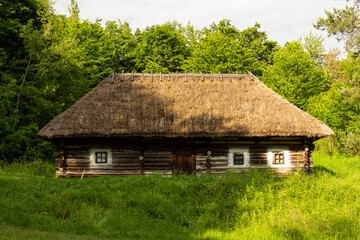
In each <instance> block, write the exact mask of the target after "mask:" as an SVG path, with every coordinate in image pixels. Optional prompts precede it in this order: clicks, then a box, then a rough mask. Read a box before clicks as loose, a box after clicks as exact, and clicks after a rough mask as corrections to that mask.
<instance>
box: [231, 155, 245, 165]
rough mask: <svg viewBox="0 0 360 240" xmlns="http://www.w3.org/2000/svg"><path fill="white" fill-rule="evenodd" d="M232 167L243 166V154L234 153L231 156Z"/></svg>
mask: <svg viewBox="0 0 360 240" xmlns="http://www.w3.org/2000/svg"><path fill="white" fill-rule="evenodd" d="M233 158H234V159H233V160H234V165H244V154H243V153H234V155H233Z"/></svg>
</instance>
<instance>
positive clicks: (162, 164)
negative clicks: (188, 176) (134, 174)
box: [144, 162, 172, 167]
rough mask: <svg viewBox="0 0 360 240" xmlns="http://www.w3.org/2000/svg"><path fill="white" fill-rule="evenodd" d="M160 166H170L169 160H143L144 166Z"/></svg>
mask: <svg viewBox="0 0 360 240" xmlns="http://www.w3.org/2000/svg"><path fill="white" fill-rule="evenodd" d="M161 166H165V167H167V166H172V164H171V162H152V163H149V162H144V167H161Z"/></svg>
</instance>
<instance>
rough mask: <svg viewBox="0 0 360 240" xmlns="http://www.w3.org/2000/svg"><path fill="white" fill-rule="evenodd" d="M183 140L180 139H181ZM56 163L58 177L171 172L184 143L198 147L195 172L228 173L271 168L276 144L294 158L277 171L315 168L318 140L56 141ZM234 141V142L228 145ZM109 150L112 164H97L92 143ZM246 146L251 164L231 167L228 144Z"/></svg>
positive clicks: (195, 151) (195, 150)
mask: <svg viewBox="0 0 360 240" xmlns="http://www.w3.org/2000/svg"><path fill="white" fill-rule="evenodd" d="M180 143H181V144H180ZM184 143H185V144H184ZM55 145H56V146H57V147H56V159H55V168H56V176H57V177H63V176H64V177H80V176H82V175H84V176H99V175H116V176H128V175H140V174H144V175H149V174H162V175H168V176H170V175H172V174H173V172H176V169H173V168H174V167H173V161H174V158H176V155H175V154H176V152H177V151H178V150H179V149H181V148H182V147H183V146H185V147H186V149H187V150H189V149H191V151H192V152H193V155H192V156H193V160H194V161H195V164H194V167H195V169H193V171H194V172H195V173H196V175H202V174H207V173H210V174H216V175H218V174H224V173H225V172H226V171H228V170H231V171H238V172H244V171H245V172H246V171H248V170H249V169H251V168H260V169H269V165H268V150H269V149H272V148H279V149H287V151H289V155H288V156H289V159H288V163H289V164H287V166H281V165H279V166H276V167H273V168H271V170H272V171H274V172H276V173H279V174H285V173H287V172H289V171H294V170H297V169H305V170H306V171H311V169H312V160H311V154H312V150H313V145H312V143H311V142H304V141H302V140H301V139H295V140H291V139H290V140H287V141H284V140H283V139H279V140H268V141H266V142H265V141H249V140H246V141H239V140H216V141H214V140H207V141H194V140H191V139H190V140H187V142H186V141H185V140H178V141H173V142H171V141H170V140H167V141H164V140H161V139H160V140H159V139H157V140H148V141H147V142H144V141H140V140H133V141H125V140H124V141H111V140H107V141H105V140H91V141H90V140H89V141H86V142H84V140H74V139H72V140H66V141H65V142H59V143H57V144H55ZM179 146H181V147H179ZM229 146H230V147H229ZM94 147H95V148H98V149H109V150H110V151H111V155H112V162H111V163H110V164H93V163H92V161H91V159H90V155H91V149H92V148H94ZM236 147H239V148H245V149H247V152H248V153H249V157H250V165H249V166H247V167H238V166H231V164H230V160H231V159H229V148H236Z"/></svg>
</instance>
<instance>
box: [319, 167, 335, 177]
mask: <svg viewBox="0 0 360 240" xmlns="http://www.w3.org/2000/svg"><path fill="white" fill-rule="evenodd" d="M324 172H325V173H328V174H330V175H332V176H336V175H337V174H336V173H335V172H334V171H332V170H329V169H328V168H326V167H324V166H314V167H313V173H314V174H316V175H318V174H321V173H324Z"/></svg>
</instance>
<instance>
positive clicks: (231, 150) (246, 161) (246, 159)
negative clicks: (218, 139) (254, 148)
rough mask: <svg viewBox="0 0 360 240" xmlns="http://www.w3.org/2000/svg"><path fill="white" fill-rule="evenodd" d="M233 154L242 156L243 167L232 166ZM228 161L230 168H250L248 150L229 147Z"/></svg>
mask: <svg viewBox="0 0 360 240" xmlns="http://www.w3.org/2000/svg"><path fill="white" fill-rule="evenodd" d="M234 153H242V154H244V164H243V165H234ZM228 161H229V167H232V168H248V167H250V154H249V148H246V147H229V153H228Z"/></svg>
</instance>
